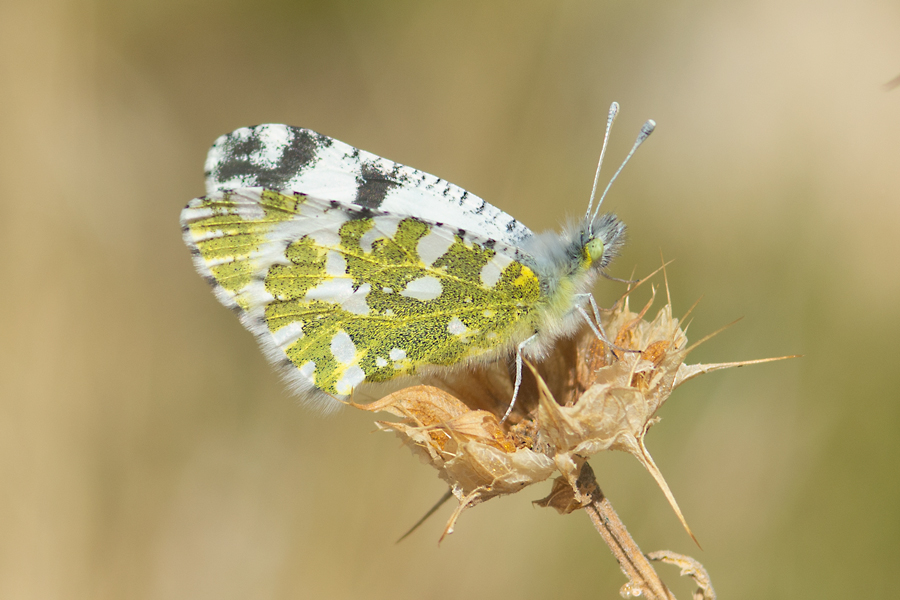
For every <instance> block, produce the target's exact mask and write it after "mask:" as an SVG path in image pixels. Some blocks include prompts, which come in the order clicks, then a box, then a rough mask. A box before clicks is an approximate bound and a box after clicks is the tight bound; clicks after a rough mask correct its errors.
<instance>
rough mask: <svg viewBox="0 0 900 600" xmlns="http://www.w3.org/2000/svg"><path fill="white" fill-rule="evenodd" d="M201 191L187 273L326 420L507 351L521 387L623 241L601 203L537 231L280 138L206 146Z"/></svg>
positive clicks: (580, 310) (319, 143)
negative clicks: (558, 226) (571, 220)
mask: <svg viewBox="0 0 900 600" xmlns="http://www.w3.org/2000/svg"><path fill="white" fill-rule="evenodd" d="M617 112H618V105H617V104H615V103H614V104H613V106H612V108H611V109H610V113H609V115H610V116H609V119H608V122H607V137H606V138H605V139H604V144H603V149H604V152H605V149H606V139H608V135H609V128H610V126H611V124H612V121H613V119H614V118H615V115H616V114H617ZM654 126H655V124H654V123H653V122H652V121H648V122H647V123H646V124H645V126H644V128H643V129H642V132H641V136H642V137H641V136H639V138H638V142H637V143H636V144H635V146H634V148H633V149H632V151H631V153H630V154H629V158H630V156H631V154H633V153H634V150H635V149H636V148H637V147H638V146H639V145H640V143H641V142H642V141H643V139H646V137H647V136H649V134H650V132H652V130H653V127H654ZM602 160H603V155H602V153H601V164H602ZM627 160H628V159H627V158H626V162H627ZM623 166H624V163H623ZM619 170H620V171H621V167H620V169H619ZM597 174H598V175H599V166H598V170H597ZM617 175H618V171H617V172H616V176H617ZM614 179H615V176H614V177H613V180H614ZM611 183H612V180H611V181H610V184H611ZM596 184H597V179H596V177H595V180H594V193H595V192H596ZM206 188H207V194H206V195H205V196H202V197H200V198H195V199H193V200H191V201H190V202H189V203H188V205H187V207H185V208H184V210H183V211H182V213H181V225H182V231H183V236H184V241H185V243H186V244H187V246H188V247H189V248H190V250H191V253H192V254H193V259H194V264H195V266H196V268H197V270H198V271H199V273H200V274H201V275H202V276H203V277H204V278H205V279H206V280H207V281H208V282H209V283H210V284H211V285H212V287H213V290H214V292H215V295H216V297H217V298H218V299H219V301H220V302H221V303H222V304H224V305H225V306H227V307H229V308H231V309H233V310H234V311H235V312H236V313H237V314H238V317H239V318H240V321H241V323H242V324H243V325H244V326H245V327H246V328H247V329H249V330H250V331H251V332H252V333H253V334H254V335H255V336H256V337H257V339H258V341H259V343H260V345H261V347H262V350H263V352H264V353H265V355H266V357H267V358H268V359H269V360H270V361H271V362H272V363H274V364H275V365H276V367H277V368H278V369H279V370H280V371H281V373H282V374H283V375H284V377H285V378H286V380H287V381H288V382H289V383H290V384H291V386H292V387H293V388H294V389H295V390H296V391H297V392H298V393H299V394H300V395H301V397H303V398H304V399H306V400H307V401H309V402H312V403H314V404H318V405H319V406H320V408H322V409H324V410H329V409H332V408H335V407H337V406H340V401H342V400H344V399H346V398H347V397H349V396H350V395H351V394H352V393H353V391H354V390H355V389H356V388H357V387H358V386H360V385H361V384H363V383H368V382H384V381H390V380H393V379H396V378H398V377H404V376H411V375H414V374H415V373H417V372H418V371H420V370H422V369H430V368H445V367H455V366H461V365H465V364H467V363H469V362H471V361H490V360H496V359H500V358H508V357H510V356H512V355H513V353H515V357H516V366H517V379H516V390H518V385H519V383H520V382H521V372H522V360H523V357H526V358H527V357H540V356H542V355H543V353H545V352H546V351H547V349H548V348H550V347H551V345H552V344H553V342H554V340H556V339H557V338H560V337H562V336H567V335H571V334H572V333H574V332H575V330H576V329H577V328H578V327H579V326H580V325H581V323H580V320H581V319H582V318H587V314H586V313H585V310H584V306H585V305H586V304H587V303H588V302H589V301H590V300H591V299H592V298H591V297H590V290H591V288H592V286H593V284H594V281H595V279H596V277H597V276H598V275H599V274H601V273H603V272H604V269H605V268H606V267H607V266H608V265H609V263H610V261H611V260H612V259H613V258H614V257H615V256H616V255H617V254H618V253H619V251H620V249H621V247H622V245H623V243H624V240H625V225H624V224H623V223H622V222H621V221H620V220H619V219H618V218H616V217H615V216H614V215H612V214H599V207H600V203H602V197H601V200H600V202H598V205H597V208H596V209H594V210H593V211H592V209H591V205H589V207H588V210H587V213H586V215H585V218H584V219H583V220H582V221H580V222H578V223H576V224H574V225H572V226H570V227H567V228H565V229H564V230H563V231H561V232H559V233H557V232H548V233H542V234H535V233H533V232H532V231H531V230H529V229H528V228H527V227H526V226H525V225H523V224H522V223H520V222H519V221H517V220H516V219H515V218H513V217H512V216H510V215H509V214H507V213H505V212H503V211H502V210H500V209H498V208H497V207H495V206H492V205H491V204H488V203H487V202H485V201H484V200H482V199H481V198H479V197H477V196H475V195H473V194H470V193H469V192H467V191H465V190H463V189H461V188H459V187H457V186H455V185H453V184H452V183H449V182H447V181H444V180H443V179H440V178H438V177H435V176H434V175H429V174H427V173H423V172H421V171H418V170H416V169H413V168H410V167H406V166H403V165H400V164H397V163H394V162H392V161H390V160H387V159H384V158H381V157H379V156H376V155H374V154H371V153H369V152H365V151H363V150H359V149H357V148H354V147H352V146H349V145H347V144H345V143H343V142H340V141H338V140H335V139H332V138H330V137H327V136H324V135H321V134H319V133H316V132H314V131H311V130H309V129H301V128H296V127H291V126H288V125H279V124H268V125H258V126H256V127H245V128H241V129H237V130H236V131H233V132H232V133H229V134H227V135H224V136H222V137H220V138H219V139H218V140H216V142H215V143H214V144H213V146H212V148H211V149H210V151H209V155H208V157H207V160H206ZM608 189H609V187H608V186H607V190H608ZM594 193H592V195H591V204H593V197H594ZM604 195H605V192H604ZM513 398H515V394H514V396H513ZM511 408H512V404H511V405H510V410H511ZM508 414H509V411H507V415H508ZM504 418H505V417H504Z"/></svg>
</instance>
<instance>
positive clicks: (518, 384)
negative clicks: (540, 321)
mask: <svg viewBox="0 0 900 600" xmlns="http://www.w3.org/2000/svg"><path fill="white" fill-rule="evenodd" d="M535 339H537V334H534V335H533V336H531V337H530V338H528V339H527V340H525V341H524V342H522V343H521V344H519V346H518V348H516V385H515V387H514V388H513V396H512V400H510V401H509V406H508V407H506V412H505V413H503V418H502V419H500V424H501V425H503V423H505V422H506V419H508V418H509V415H510V414H511V413H512V410H513V407H514V406H515V405H516V398H517V397H518V395H519V388H520V387H521V386H522V349H523V348H524V347H525V346H527V345H528V344H529V343H530V342H533V341H534V340H535Z"/></svg>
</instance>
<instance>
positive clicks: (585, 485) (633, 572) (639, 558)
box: [578, 463, 675, 600]
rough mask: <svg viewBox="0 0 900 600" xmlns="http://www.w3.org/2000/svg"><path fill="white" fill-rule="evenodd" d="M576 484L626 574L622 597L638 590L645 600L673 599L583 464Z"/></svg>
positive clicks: (600, 531)
mask: <svg viewBox="0 0 900 600" xmlns="http://www.w3.org/2000/svg"><path fill="white" fill-rule="evenodd" d="M578 487H579V491H580V492H581V493H582V494H583V495H586V496H587V497H588V498H590V503H589V504H587V505H586V506H585V507H584V510H585V511H586V512H587V514H588V517H590V519H591V522H592V523H593V524H594V527H595V528H596V529H597V531H598V532H599V533H600V535H601V536H603V540H604V541H605V542H606V545H607V546H609V549H610V550H612V553H613V555H614V556H615V557H616V560H617V561H618V563H619V566H620V567H622V571H624V573H625V576H626V577H628V580H629V581H628V583H627V584H625V586H626V587H625V588H623V596H624V595H625V593H628V594H629V595H638V594H637V592H640V595H643V596H644V597H645V598H647V599H648V600H675V596H673V595H672V592H670V591H669V588H667V587H666V584H664V583H663V582H662V580H661V579H660V578H659V575H657V574H656V570H655V569H654V568H653V566H652V565H651V564H650V561H649V560H647V557H646V556H644V554H643V553H642V552H641V549H640V548H639V547H638V545H637V543H636V542H635V541H634V538H632V537H631V534H629V533H628V530H627V529H626V528H625V524H624V523H622V520H621V519H619V515H618V514H617V513H616V511H615V509H614V508H613V506H612V503H610V501H609V499H608V498H607V497H606V496H604V495H603V491H601V490H600V486H599V485H598V484H597V479H596V477H595V476H594V471H593V469H591V467H590V465H588V464H587V463H584V465H583V466H582V468H581V474H580V475H579V477H578Z"/></svg>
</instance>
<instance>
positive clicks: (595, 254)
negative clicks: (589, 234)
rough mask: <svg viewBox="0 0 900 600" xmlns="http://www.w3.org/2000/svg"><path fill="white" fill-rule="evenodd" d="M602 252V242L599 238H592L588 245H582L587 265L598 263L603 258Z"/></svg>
mask: <svg viewBox="0 0 900 600" xmlns="http://www.w3.org/2000/svg"><path fill="white" fill-rule="evenodd" d="M604 250H605V248H604V246H603V240H601V239H600V238H592V239H591V240H590V241H588V243H587V244H585V245H584V254H585V256H584V258H585V260H587V263H588V265H591V264H593V263H595V262H600V260H601V259H602V258H603V251H604Z"/></svg>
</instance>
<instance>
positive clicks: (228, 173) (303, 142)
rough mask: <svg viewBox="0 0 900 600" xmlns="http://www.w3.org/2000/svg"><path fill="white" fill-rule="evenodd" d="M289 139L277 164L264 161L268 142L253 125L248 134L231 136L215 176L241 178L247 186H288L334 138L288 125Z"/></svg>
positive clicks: (219, 177)
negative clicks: (271, 164) (248, 135)
mask: <svg viewBox="0 0 900 600" xmlns="http://www.w3.org/2000/svg"><path fill="white" fill-rule="evenodd" d="M288 130H289V131H290V141H289V142H288V143H287V145H286V146H285V147H284V149H283V150H282V152H281V156H280V157H279V158H278V161H277V163H276V164H275V166H274V167H270V166H268V165H264V164H262V160H261V155H262V151H263V150H264V148H265V144H264V143H263V141H262V139H261V138H260V137H259V132H258V131H259V130H258V128H256V127H254V128H252V129H251V134H250V137H249V138H246V139H244V138H239V137H237V136H233V137H232V136H229V137H228V138H226V140H225V142H224V147H223V158H222V161H221V163H220V164H219V166H218V168H217V169H216V172H215V173H214V176H215V180H216V181H218V182H219V183H224V182H225V181H228V180H230V179H233V178H239V179H240V180H241V182H242V185H243V186H245V187H257V186H259V187H266V188H269V189H273V190H285V189H287V183H288V181H290V180H291V179H292V178H293V177H296V176H297V175H298V174H299V173H301V172H302V171H303V170H304V169H306V168H308V167H309V165H311V164H313V163H314V162H315V158H316V154H317V153H318V152H319V150H320V149H322V148H326V147H328V146H330V145H331V142H332V140H331V138H329V137H327V136H324V135H321V134H318V133H316V132H314V131H310V130H308V129H298V128H296V127H290V128H288Z"/></svg>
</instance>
